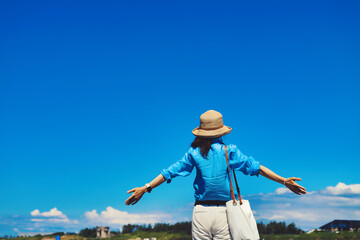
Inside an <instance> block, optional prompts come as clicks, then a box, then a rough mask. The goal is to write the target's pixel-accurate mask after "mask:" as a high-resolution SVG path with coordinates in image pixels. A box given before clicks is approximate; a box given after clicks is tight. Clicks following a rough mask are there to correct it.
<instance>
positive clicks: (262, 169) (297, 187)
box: [259, 165, 306, 195]
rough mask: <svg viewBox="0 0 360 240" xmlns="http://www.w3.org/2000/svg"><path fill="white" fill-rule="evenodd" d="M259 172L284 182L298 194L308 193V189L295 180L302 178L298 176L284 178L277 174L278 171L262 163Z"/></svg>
mask: <svg viewBox="0 0 360 240" xmlns="http://www.w3.org/2000/svg"><path fill="white" fill-rule="evenodd" d="M259 173H260V174H261V175H262V176H264V177H266V178H268V179H270V180H273V181H275V182H278V183H281V184H284V185H285V186H286V187H287V188H289V189H290V190H291V191H292V192H294V193H296V194H299V195H301V194H306V189H305V188H304V187H302V186H300V185H299V184H297V183H296V182H295V181H300V180H301V178H296V177H290V178H284V177H281V176H279V175H277V174H276V173H274V172H273V171H271V170H270V169H268V168H267V167H264V166H262V165H261V166H260V172H259Z"/></svg>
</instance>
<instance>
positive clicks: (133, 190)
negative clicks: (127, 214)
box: [127, 188, 135, 193]
mask: <svg viewBox="0 0 360 240" xmlns="http://www.w3.org/2000/svg"><path fill="white" fill-rule="evenodd" d="M132 192H135V188H133V189H131V190H129V191H127V193H132Z"/></svg>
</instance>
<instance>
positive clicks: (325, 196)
mask: <svg viewBox="0 0 360 240" xmlns="http://www.w3.org/2000/svg"><path fill="white" fill-rule="evenodd" d="M358 186H360V184H350V185H346V184H344V183H338V184H337V185H336V186H335V187H332V186H329V187H327V188H326V189H323V190H319V191H313V192H308V193H307V194H305V195H301V196H298V195H296V194H293V193H292V192H290V191H288V190H286V189H285V188H278V189H276V190H275V192H274V193H267V194H264V193H261V194H255V195H249V196H247V198H248V199H249V200H250V203H251V206H252V209H253V210H255V211H256V214H255V217H256V219H257V220H274V221H286V222H295V223H296V224H297V225H298V226H299V227H301V228H303V229H304V230H307V229H311V228H316V227H320V226H322V225H323V224H325V223H327V222H330V221H332V220H334V219H359V218H360V211H359V208H360V199H359V198H358V197H356V196H357V194H359V192H358V190H357V188H358Z"/></svg>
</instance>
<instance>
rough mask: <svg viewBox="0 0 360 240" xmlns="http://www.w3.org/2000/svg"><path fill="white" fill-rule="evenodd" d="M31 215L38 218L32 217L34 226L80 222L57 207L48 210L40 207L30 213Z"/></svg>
mask: <svg viewBox="0 0 360 240" xmlns="http://www.w3.org/2000/svg"><path fill="white" fill-rule="evenodd" d="M30 215H31V216H33V217H37V218H31V219H30V221H31V222H33V223H35V225H34V227H35V228H39V227H44V226H53V227H56V226H60V227H63V226H67V225H73V224H79V221H78V220H70V219H69V218H68V217H67V216H66V215H65V214H64V213H62V212H61V211H59V210H58V209H57V208H56V207H55V208H52V209H50V211H48V212H42V213H41V212H40V211H39V210H38V209H35V210H34V211H32V212H31V213H30Z"/></svg>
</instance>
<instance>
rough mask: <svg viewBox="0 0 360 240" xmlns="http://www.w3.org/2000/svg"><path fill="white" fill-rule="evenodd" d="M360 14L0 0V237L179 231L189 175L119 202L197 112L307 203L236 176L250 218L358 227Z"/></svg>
mask: <svg viewBox="0 0 360 240" xmlns="http://www.w3.org/2000/svg"><path fill="white" fill-rule="evenodd" d="M359 5H360V3H359V2H357V1H348V2H339V1H316V2H314V1H275V2H274V1H272V2H269V1H257V2H254V1H243V2H239V1H230V2H226V3H219V2H216V1H197V2H196V3H194V2H193V1H181V2H168V1H151V2H149V1H136V2H134V1H75V2H74V1H51V2H49V1H31V2H29V1H1V3H0V29H1V31H0V32H1V33H0V34H1V35H0V53H1V54H0V66H1V67H0V111H1V117H0V161H1V165H2V173H1V174H0V188H1V193H0V194H1V195H0V235H4V234H15V233H16V232H51V231H78V230H80V229H82V228H84V227H92V226H96V225H100V224H104V225H105V224H106V225H110V226H112V228H119V227H121V225H122V224H125V223H127V222H129V223H140V222H141V221H143V222H146V223H152V222H157V221H167V222H176V221H182V220H188V219H190V218H191V203H192V202H193V190H192V181H193V179H194V177H195V173H192V175H190V176H189V177H187V178H182V179H175V180H174V181H173V182H172V183H171V184H169V185H167V184H164V185H162V186H160V187H159V188H158V189H156V190H154V191H153V192H152V193H151V194H150V195H146V196H145V197H144V198H143V199H142V200H141V202H139V204H137V205H136V206H131V207H125V205H124V201H125V200H126V198H127V197H128V195H127V194H126V191H127V190H129V189H131V188H133V187H135V186H142V185H143V184H145V183H146V182H149V181H150V180H151V179H152V178H154V177H155V176H157V175H158V174H159V171H160V170H161V169H163V168H166V167H168V166H169V165H170V164H172V163H173V162H175V161H176V160H178V159H180V158H181V157H182V156H183V154H184V153H185V151H186V150H187V149H188V148H189V145H190V143H191V141H192V140H193V135H192V134H191V130H192V129H193V128H195V127H197V125H198V124H199V116H200V115H201V113H203V112H205V111H206V110H209V109H214V110H217V111H220V112H221V113H222V114H223V116H224V122H225V124H226V125H228V126H231V127H232V128H233V131H232V133H231V134H229V135H228V136H226V138H225V142H226V143H233V144H236V145H237V146H238V147H239V148H240V149H241V150H242V152H243V153H245V154H247V155H249V156H253V157H254V158H255V159H256V160H258V161H260V162H261V164H263V165H265V166H267V167H269V168H270V169H272V170H274V171H275V172H277V173H278V174H280V175H282V176H285V177H290V176H296V177H301V178H303V180H302V182H301V184H302V185H304V186H305V187H306V188H307V190H308V191H309V192H311V193H312V194H309V195H308V196H304V197H297V196H291V195H289V194H288V193H286V192H284V191H283V190H282V189H281V188H280V187H281V186H280V185H279V184H277V183H274V182H270V181H269V180H266V179H264V178H263V177H259V178H256V177H249V176H240V175H239V180H240V181H241V189H242V193H243V194H244V195H245V196H247V197H248V198H250V199H252V202H253V204H252V207H253V209H254V210H255V211H256V213H257V214H258V215H257V218H258V219H264V221H265V220H278V221H282V220H284V221H287V222H291V221H295V223H297V224H298V225H299V226H300V227H303V228H308V229H309V228H313V227H319V226H320V225H322V224H324V223H326V222H327V221H331V220H333V219H334V218H338V219H342V218H344V219H347V218H353V219H360V211H359V208H360V203H359V197H360V189H359V188H360V187H359V186H360V185H359V184H360V177H359V173H358V172H359V168H360V163H359V158H360V154H359V151H358V149H359V143H360V129H359V122H360V111H359V103H360V99H359V98H360V97H359V96H360V95H359V89H360V88H359V87H360V86H359V85H360V84H359V79H360V67H359V66H360V58H359V56H360V45H359V44H358V43H359V42H360V32H359V31H358V29H359V23H360V16H359V14H358V9H359V7H360V6H359ZM339 183H340V184H339ZM278 188H280V189H278ZM279 196H280V197H279ZM267 197H268V198H271V199H273V200H274V204H278V205H279V206H278V205H276V206H277V207H274V206H275V205H267V203H269V201H265V200H266V199H267ZM264 199H265V200H264ZM306 199H308V201H305V200H306ZM325 199H327V200H325ZM329 199H330V200H329ZM285 200H286V201H288V202H287V203H288V204H290V205H284V204H282V203H283V202H285ZM303 200H304V201H303ZM262 201H263V202H262ZM304 202H312V203H313V204H310V205H302V204H303V203H304ZM269 204H270V203H269ZM319 206H321V209H322V210H321V211H322V212H321V211H320V210H319V211H320V212H316V213H317V216H318V218H317V220H316V221H312V222H311V221H306V219H304V217H301V216H300V215H301V214H300V213H302V212H304V211H303V209H309V208H311V209H312V210H313V212H314V211H316V210H318V209H320V207H319ZM36 210H37V211H36ZM290 210H291V211H292V212H289V211H290ZM331 211H333V212H334V213H333V214H328V215H327V216H324V215H326V214H324V213H325V212H326V213H329V212H331ZM102 212H103V214H101V213H102ZM299 214H300V215H299Z"/></svg>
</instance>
